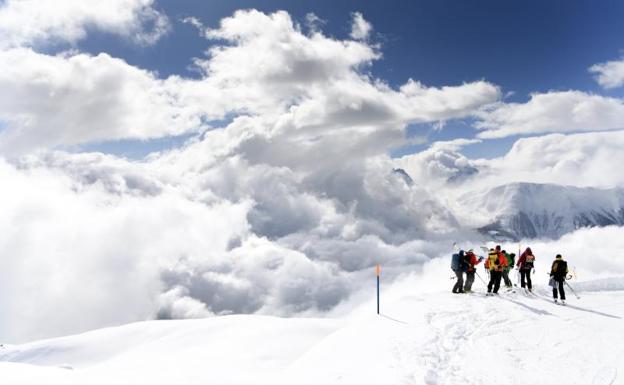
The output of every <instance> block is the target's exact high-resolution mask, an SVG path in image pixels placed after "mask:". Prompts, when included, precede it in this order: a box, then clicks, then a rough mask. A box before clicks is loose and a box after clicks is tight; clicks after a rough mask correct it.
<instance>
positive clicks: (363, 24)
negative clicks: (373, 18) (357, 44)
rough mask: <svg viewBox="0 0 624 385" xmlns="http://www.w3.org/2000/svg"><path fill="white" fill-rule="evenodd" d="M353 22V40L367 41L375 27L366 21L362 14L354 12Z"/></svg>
mask: <svg viewBox="0 0 624 385" xmlns="http://www.w3.org/2000/svg"><path fill="white" fill-rule="evenodd" d="M352 17H353V19H352V21H351V34H350V36H351V38H352V39H355V40H365V39H367V38H368V36H369V35H370V33H371V31H372V30H373V26H372V25H371V24H370V23H369V22H368V21H366V20H365V19H364V16H362V14H361V13H360V12H354V13H353V15H352Z"/></svg>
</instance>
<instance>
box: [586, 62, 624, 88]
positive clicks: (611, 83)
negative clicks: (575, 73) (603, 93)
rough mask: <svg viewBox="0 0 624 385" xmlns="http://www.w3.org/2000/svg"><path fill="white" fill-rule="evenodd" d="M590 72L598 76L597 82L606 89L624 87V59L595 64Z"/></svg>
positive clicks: (590, 68)
mask: <svg viewBox="0 0 624 385" xmlns="http://www.w3.org/2000/svg"><path fill="white" fill-rule="evenodd" d="M589 72H591V73H594V74H596V81H597V82H598V84H600V85H601V86H602V87H604V88H616V87H622V86H624V59H622V60H613V61H608V62H606V63H599V64H594V65H593V66H591V67H589Z"/></svg>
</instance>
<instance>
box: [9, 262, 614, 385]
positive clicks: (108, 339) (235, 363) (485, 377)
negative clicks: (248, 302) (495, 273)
mask: <svg viewBox="0 0 624 385" xmlns="http://www.w3.org/2000/svg"><path fill="white" fill-rule="evenodd" d="M445 262H446V260H434V261H432V262H430V263H428V264H427V265H426V266H425V269H424V271H423V273H422V274H410V275H406V276H405V277H404V278H402V279H400V280H398V281H397V282H396V283H395V284H394V285H392V286H391V287H389V288H385V287H383V286H382V288H383V289H384V291H383V296H382V308H381V312H382V314H381V315H380V316H376V315H375V314H374V309H375V307H374V303H373V302H372V301H369V302H367V303H365V304H364V305H363V306H361V307H359V308H357V309H354V310H353V311H352V312H351V313H350V314H348V315H346V316H343V317H340V318H338V319H316V318H306V319H302V318H289V319H283V318H275V317H263V316H242V315H236V316H223V317H214V318H209V319H203V320H171V321H151V322H143V323H134V324H129V325H125V326H121V327H115V328H108V329H101V330H96V331H93V332H89V333H85V334H81V335H75V336H70V337H64V338H57V339H51V340H44V341H39V342H33V343H29V344H23V345H14V346H5V347H4V348H3V349H2V350H0V360H1V361H3V362H1V363H0V373H1V376H2V381H3V383H10V384H16V385H19V384H24V385H26V384H40V383H43V382H45V383H46V384H84V383H89V384H111V383H114V384H138V383H145V384H172V383H180V384H220V385H225V384H293V383H297V384H358V385H359V384H372V383H376V384H485V383H492V382H497V383H500V382H504V383H508V384H535V385H538V384H544V385H547V384H595V385H618V384H620V385H621V384H624V372H623V369H622V365H621V363H622V362H624V361H623V360H624V322H622V319H623V318H624V291H622V289H623V287H624V277H619V278H616V277H613V278H611V279H610V280H609V281H608V282H607V281H605V280H602V281H601V280H594V281H592V280H590V281H585V282H578V283H577V282H574V281H572V283H571V284H572V285H574V286H575V288H576V291H577V292H578V294H580V295H581V297H582V298H581V299H580V300H577V299H575V298H574V296H573V295H572V294H571V293H570V292H569V291H568V305H567V306H565V307H564V306H560V305H555V304H554V303H553V302H552V299H551V293H550V290H549V288H548V287H547V286H546V283H545V281H546V279H547V277H546V276H542V277H539V274H537V273H536V274H535V275H534V283H535V286H536V289H535V292H536V293H537V295H535V296H529V295H526V294H524V293H523V292H521V291H518V292H517V293H506V292H505V291H504V290H501V293H502V294H501V295H500V296H498V297H485V296H484V285H483V284H482V283H481V282H480V281H479V280H478V279H477V281H476V282H475V284H474V289H475V291H476V292H475V293H473V294H468V295H454V294H451V293H450V286H451V285H452V281H450V280H449V281H446V282H444V280H442V281H441V280H440V279H439V276H440V275H445V274H447V272H448V267H447V266H446V263H445ZM538 266H539V265H538ZM539 268H540V269H543V266H539ZM479 273H480V274H481V275H482V277H483V276H485V273H484V272H483V270H482V269H479ZM371 278H372V277H371ZM444 285H446V286H448V287H446V286H444ZM585 288H587V289H588V290H586V289H585ZM371 294H372V293H371Z"/></svg>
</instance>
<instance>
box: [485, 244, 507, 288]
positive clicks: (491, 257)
mask: <svg viewBox="0 0 624 385" xmlns="http://www.w3.org/2000/svg"><path fill="white" fill-rule="evenodd" d="M505 266H507V260H506V259H505V257H504V256H503V253H502V252H501V247H500V245H498V246H496V249H495V250H493V249H490V253H489V254H488V259H487V261H485V267H486V268H487V269H488V270H489V271H490V282H489V283H488V295H491V294H492V292H493V293H494V294H498V289H499V288H500V281H501V278H502V276H503V268H504V267H505ZM492 289H493V290H492Z"/></svg>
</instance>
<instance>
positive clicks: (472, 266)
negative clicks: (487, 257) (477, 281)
mask: <svg viewBox="0 0 624 385" xmlns="http://www.w3.org/2000/svg"><path fill="white" fill-rule="evenodd" d="M468 255H469V256H470V264H469V266H468V272H469V273H472V272H474V271H476V269H475V266H476V265H478V264H479V263H481V261H480V260H478V259H477V256H476V255H475V254H474V253H469V254H468Z"/></svg>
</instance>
